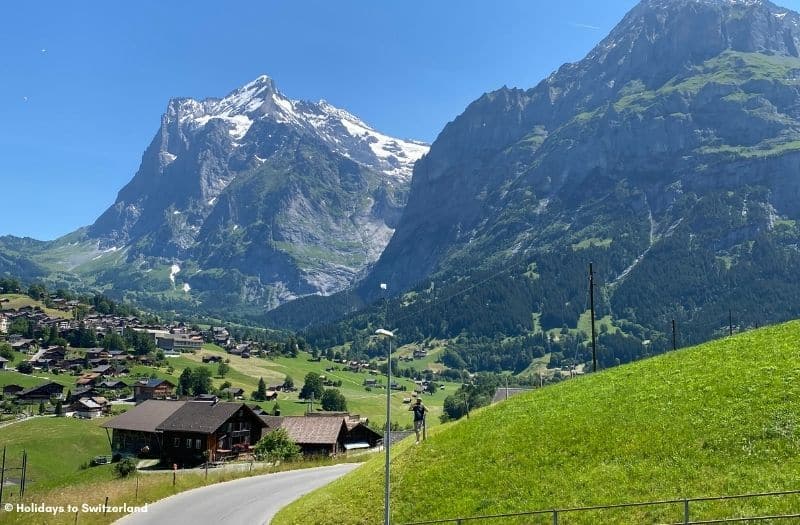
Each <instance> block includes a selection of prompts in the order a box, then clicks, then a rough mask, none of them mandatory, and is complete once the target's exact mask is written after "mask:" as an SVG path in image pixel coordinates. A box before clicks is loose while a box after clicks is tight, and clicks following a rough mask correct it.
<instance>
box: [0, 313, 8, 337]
mask: <svg viewBox="0 0 800 525" xmlns="http://www.w3.org/2000/svg"><path fill="white" fill-rule="evenodd" d="M7 333H8V317H6V316H5V315H3V314H0V334H7Z"/></svg>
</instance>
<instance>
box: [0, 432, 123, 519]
mask: <svg viewBox="0 0 800 525" xmlns="http://www.w3.org/2000/svg"><path fill="white" fill-rule="evenodd" d="M104 421H107V419H97V420H93V421H85V420H80V419H74V418H62V417H59V418H55V417H43V418H34V419H29V420H27V421H22V422H20V423H13V424H10V425H5V426H3V427H1V428H0V448H2V447H6V460H7V465H6V466H9V467H10V468H16V467H20V466H21V465H22V451H23V450H25V451H27V452H28V489H29V490H32V491H42V490H46V489H51V488H54V487H60V486H64V485H73V484H75V483H87V482H89V481H97V480H98V479H110V478H111V467H110V466H99V467H90V468H88V469H82V468H81V466H82V465H84V464H88V462H89V461H90V460H91V459H92V458H93V457H94V456H99V455H103V454H110V453H111V446H110V445H109V442H108V437H107V436H106V431H105V430H104V429H102V428H100V424H102V423H103V422H104ZM9 476H11V477H12V478H18V477H19V471H10V472H9ZM11 490H13V492H14V493H15V494H16V493H17V490H16V487H12V489H11ZM0 521H2V520H0Z"/></svg>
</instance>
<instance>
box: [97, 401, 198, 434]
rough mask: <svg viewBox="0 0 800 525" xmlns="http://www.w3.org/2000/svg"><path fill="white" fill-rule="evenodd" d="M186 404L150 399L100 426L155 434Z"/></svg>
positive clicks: (184, 402) (183, 402)
mask: <svg viewBox="0 0 800 525" xmlns="http://www.w3.org/2000/svg"><path fill="white" fill-rule="evenodd" d="M184 404H186V401H162V400H156V399H148V400H147V401H145V402H144V403H142V404H140V405H137V406H135V407H133V408H132V409H130V410H128V411H127V412H125V413H123V414H120V415H118V416H117V417H115V418H114V419H112V420H110V421H107V422H105V423H103V424H102V425H100V426H101V427H103V428H113V429H117V430H136V431H139V432H155V431H156V427H157V426H158V425H160V424H161V423H163V422H164V420H165V419H167V418H168V417H169V416H171V415H172V414H174V413H175V412H176V411H177V410H178V409H180V408H181V407H182V406H183V405H184Z"/></svg>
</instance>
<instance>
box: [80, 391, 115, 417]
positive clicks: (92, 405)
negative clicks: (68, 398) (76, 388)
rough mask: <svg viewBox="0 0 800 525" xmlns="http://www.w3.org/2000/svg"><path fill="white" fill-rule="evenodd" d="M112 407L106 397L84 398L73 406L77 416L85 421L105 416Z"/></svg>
mask: <svg viewBox="0 0 800 525" xmlns="http://www.w3.org/2000/svg"><path fill="white" fill-rule="evenodd" d="M110 407H111V405H110V404H109V402H108V399H106V398H104V397H99V396H96V397H82V398H80V399H78V400H77V401H76V402H75V403H74V404H73V405H72V407H71V408H72V411H73V412H75V415H77V416H78V417H82V418H85V419H94V418H96V417H100V416H102V415H104V414H105V413H106V412H107V411H108V409H109V408H110Z"/></svg>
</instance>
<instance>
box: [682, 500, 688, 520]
mask: <svg viewBox="0 0 800 525" xmlns="http://www.w3.org/2000/svg"><path fill="white" fill-rule="evenodd" d="M683 523H684V525H685V524H687V523H689V499H688V498H684V499H683Z"/></svg>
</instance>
